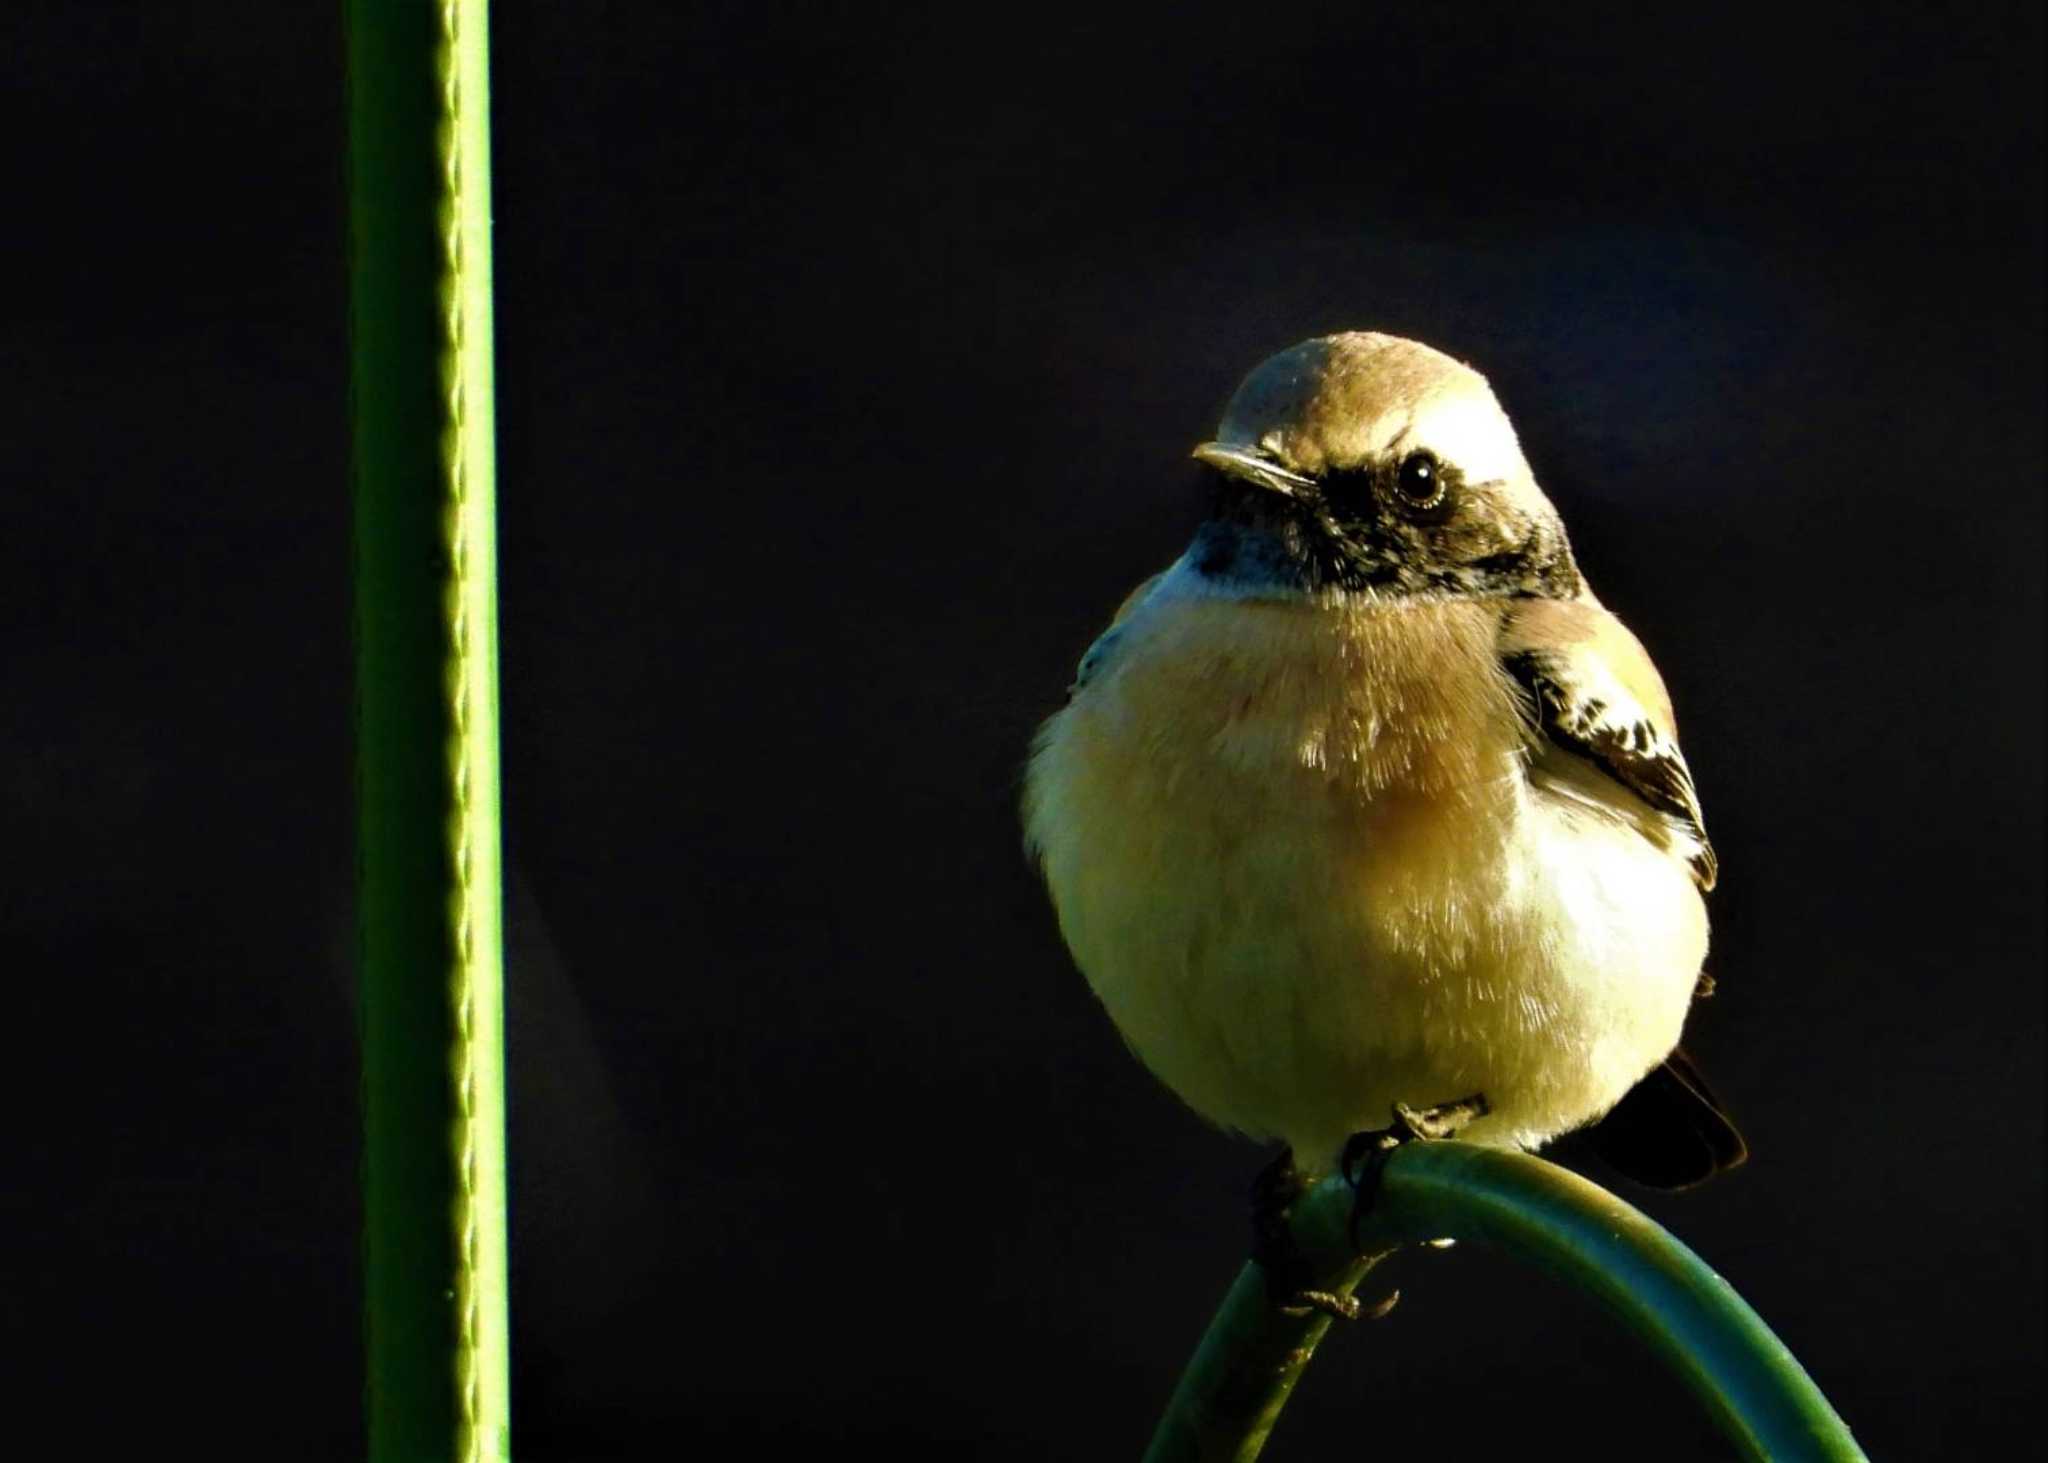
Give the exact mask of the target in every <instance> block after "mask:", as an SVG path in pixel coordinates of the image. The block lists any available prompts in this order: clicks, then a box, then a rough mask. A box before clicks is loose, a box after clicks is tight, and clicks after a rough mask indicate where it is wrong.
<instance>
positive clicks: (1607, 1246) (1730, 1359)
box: [1146, 1142, 1864, 1463]
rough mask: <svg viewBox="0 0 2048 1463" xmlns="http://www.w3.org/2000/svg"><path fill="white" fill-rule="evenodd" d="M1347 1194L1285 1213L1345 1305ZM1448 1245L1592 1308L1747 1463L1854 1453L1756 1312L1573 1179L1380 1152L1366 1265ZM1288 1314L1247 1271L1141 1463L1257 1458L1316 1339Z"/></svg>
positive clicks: (1341, 1191) (1324, 1195) (1488, 1153)
mask: <svg viewBox="0 0 2048 1463" xmlns="http://www.w3.org/2000/svg"><path fill="white" fill-rule="evenodd" d="M1350 1210H1351V1190H1350V1188H1349V1187H1348V1186H1347V1185H1346V1184H1345V1183H1344V1182H1343V1181H1342V1180H1341V1179H1334V1178H1333V1179H1329V1180H1326V1181H1325V1182H1323V1183H1322V1184H1319V1185H1318V1186H1317V1187H1316V1188H1315V1189H1314V1190H1313V1191H1311V1192H1310V1193H1309V1194H1308V1195H1307V1196H1306V1197H1304V1198H1303V1199H1302V1200H1301V1201H1300V1202H1299V1203H1298V1204H1297V1205H1296V1206H1295V1212H1294V1232H1295V1237H1296V1240H1297V1241H1298V1242H1299V1243H1300V1245H1301V1246H1302V1248H1303V1250H1304V1252H1305V1253H1306V1254H1307V1255H1308V1256H1309V1259H1310V1263H1311V1265H1312V1266H1313V1267H1314V1269H1315V1270H1316V1273H1317V1274H1319V1275H1321V1276H1324V1277H1326V1284H1327V1285H1328V1286H1329V1287H1331V1288H1341V1289H1342V1290H1343V1291H1344V1292H1345V1293H1347V1294H1348V1293H1349V1291H1350V1289H1351V1287H1352V1286H1355V1285H1356V1284H1357V1281H1358V1279H1359V1277H1360V1275H1362V1274H1363V1273H1364V1267H1365V1266H1366V1265H1367V1264H1369V1263H1371V1262H1370V1261H1361V1260H1360V1259H1359V1258H1358V1256H1357V1255H1356V1254H1354V1253H1353V1251H1352V1249H1351V1246H1350V1243H1349V1240H1348V1238H1347V1236H1346V1233H1345V1230H1346V1226H1347V1224H1348V1222H1349V1217H1350ZM1438 1238H1448V1239H1459V1240H1471V1241H1474V1242H1477V1243H1481V1244H1487V1245H1492V1246H1495V1247H1497V1248H1500V1249H1503V1250H1505V1251H1507V1252H1508V1253H1510V1254H1513V1255H1516V1256H1518V1257H1520V1258H1521V1259H1523V1260H1526V1261H1528V1262H1530V1263H1532V1264H1534V1265H1536V1266H1538V1267H1539V1268H1541V1269H1544V1270H1547V1271H1549V1272H1550V1273H1552V1274H1553V1275H1556V1276H1558V1277H1559V1278H1560V1279H1562V1280H1564V1281H1565V1282H1566V1283H1567V1284H1570V1285H1573V1286H1575V1287H1577V1288H1578V1289H1581V1290H1584V1291H1586V1292H1587V1293H1589V1294H1591V1295H1593V1296H1595V1297H1597V1298H1598V1299H1599V1300H1600V1301H1601V1303H1602V1304H1604V1305H1605V1306H1606V1307H1607V1308H1608V1309H1609V1310H1611V1311H1613V1312H1614V1313H1615V1314H1616V1315H1618V1316H1619V1318H1620V1319H1621V1320H1622V1321H1623V1323H1624V1324H1626V1325H1627V1326H1628V1327H1629V1328H1630V1329H1631V1330H1633V1331H1634V1332H1635V1333H1636V1334H1637V1335H1638V1336H1640V1337H1641V1338H1642V1339H1643V1340H1644V1341H1645V1342H1646V1343H1647V1344H1648V1345H1649V1346H1650V1347H1651V1349H1652V1350H1654V1351H1656V1352H1657V1353H1658V1354H1659V1355H1660V1356H1662V1357H1663V1358H1664V1360H1665V1361H1666V1362H1667V1363H1668V1364H1669V1365H1670V1366H1671V1367H1672V1369H1673V1370H1674V1371H1676V1372H1677V1373H1678V1375H1679V1377H1680V1378H1681V1379H1682V1380H1683V1381H1684V1382H1685V1383H1686V1385H1687V1386H1688V1387H1689V1388H1691V1390H1692V1391H1693V1393H1694V1395H1695V1396H1697V1397H1698V1398H1699V1400H1700V1401H1701V1402H1702V1403H1703V1404H1704V1405H1705V1407H1706V1409H1707V1411H1708V1413H1709V1414H1710V1415H1711V1416H1712V1417H1713V1418H1714V1420H1715V1421H1716V1422H1717V1423H1718V1424H1719V1425H1720V1427H1721V1429H1722V1431H1723V1432H1724V1433H1725V1434H1726V1435H1727V1436H1728V1437H1729V1439H1730V1440H1731V1441H1733V1442H1734V1443H1735V1444H1736V1445H1737V1446H1738V1447H1739V1448H1741V1450H1742V1451H1743V1453H1744V1454H1745V1455H1746V1456H1748V1457H1750V1458H1754V1459H1759V1460H1770V1463H1805V1460H1831V1463H1847V1460H1858V1463H1860V1460H1862V1459H1863V1457H1864V1455H1863V1452H1862V1450H1861V1449H1859V1448H1858V1447H1857V1446H1856V1442H1855V1440H1854V1439H1853V1438H1852V1437H1851V1436H1850V1434H1849V1429H1848V1426H1847V1425H1846V1424H1845V1423H1844V1422H1843V1421H1842V1419H1841V1417H1840V1416H1839V1415H1838V1414H1837V1413H1836V1412H1835V1410H1834V1408H1833V1407H1831V1406H1829V1404H1828V1401H1827V1399H1826V1398H1825V1397H1823V1396H1822V1395H1821V1393H1820V1390H1819V1389H1818V1388H1817V1387H1815V1386H1814V1384H1813V1380H1812V1378H1810V1377H1808V1376H1807V1374H1806V1372H1805V1369H1804V1368H1802V1367H1801V1366H1800V1365H1799V1363H1798V1362H1797V1361H1796V1360H1795V1359H1794V1358H1793V1356H1792V1354H1791V1353H1790V1352H1789V1351H1787V1350H1786V1349H1785V1346H1784V1344H1783V1343H1782V1342H1780V1341H1779V1340H1778V1338H1777V1337H1776V1336H1774V1335H1772V1334H1771V1331H1770V1328H1769V1327H1767V1326H1765V1325H1764V1323H1763V1321H1762V1320H1761V1319H1759V1318H1758V1316H1757V1314H1756V1312H1755V1311H1753V1310H1751V1309H1750V1308H1749V1306H1748V1305H1747V1304H1746V1303H1745V1302H1744V1301H1743V1300H1742V1298H1741V1297H1740V1296H1738V1295H1737V1294H1736V1293H1735V1292H1734V1290H1733V1289H1731V1288H1730V1287H1729V1285H1728V1283H1727V1282H1726V1281H1724V1280H1723V1279H1721V1277H1720V1276H1719V1275H1716V1274H1715V1273H1714V1272H1713V1271H1712V1270H1711V1269H1709V1268H1708V1267H1707V1265H1706V1264H1705V1263H1704V1262H1703V1261H1701V1260H1700V1258H1699V1257H1698V1256H1697V1255H1695V1254H1693V1253H1692V1251H1690V1250H1689V1249H1687V1248H1686V1247H1685V1246H1684V1245H1682V1244H1680V1243H1679V1242H1678V1241H1677V1240H1676V1239H1674V1238H1672V1236H1671V1235H1670V1234H1669V1233H1667V1232H1666V1231H1665V1230H1664V1229H1663V1228H1661V1227H1660V1226H1658V1225H1657V1224H1656V1223H1654V1222H1653V1221H1651V1220H1650V1219H1649V1218H1648V1217H1646V1216H1645V1215H1643V1214H1642V1213H1640V1212H1639V1211H1637V1210H1636V1209H1634V1208H1632V1207H1630V1206H1629V1205H1627V1204H1625V1203H1623V1202H1622V1201H1621V1200H1619V1199H1617V1198H1615V1197H1614V1195H1612V1194H1610V1193H1608V1192H1607V1191H1606V1190H1605V1189H1602V1188H1600V1187H1599V1186H1598V1185H1596V1184H1593V1183H1590V1182H1588V1181H1587V1180H1585V1179H1583V1178H1580V1177H1579V1176H1578V1175H1577V1174H1574V1173H1571V1172H1569V1171H1568V1170H1565V1169H1562V1168H1559V1167H1557V1166H1556V1165H1555V1164H1551V1163H1546V1162H1544V1161H1543V1160H1542V1159H1539V1158H1532V1157H1530V1156H1529V1155H1527V1154H1522V1153H1505V1152H1501V1151H1499V1150H1497V1149H1491V1148H1480V1147H1477V1146H1474V1145H1472V1144H1466V1143H1455V1142H1439V1143H1411V1144H1408V1145H1406V1146H1405V1147H1403V1148H1402V1149H1400V1150H1399V1151H1398V1152H1396V1153H1395V1154H1393V1155H1392V1157H1390V1158H1389V1159H1388V1161H1387V1164H1386V1168H1385V1171H1384V1173H1383V1175H1382V1179H1381V1185H1380V1189H1379V1193H1378V1196H1377V1198H1376V1200H1375V1202H1374V1204H1373V1206H1372V1209H1371V1211H1370V1212H1369V1214H1368V1215H1367V1216H1366V1218H1365V1220H1364V1222H1363V1223H1362V1224H1361V1225H1360V1227H1359V1242H1360V1248H1361V1250H1362V1251H1363V1252H1364V1253H1365V1254H1368V1255H1373V1256H1375V1257H1377V1256H1379V1255H1382V1254H1384V1253H1385V1252H1387V1251H1390V1250H1392V1249H1394V1248H1396V1247H1398V1246H1400V1245H1403V1244H1414V1243H1419V1242H1422V1241H1425V1240H1430V1239H1438ZM1328 1326H1329V1321H1328V1318H1327V1317H1324V1316H1320V1315H1317V1316H1313V1317H1291V1316H1287V1315H1286V1314H1285V1313H1283V1312H1280V1311H1278V1310H1276V1309H1275V1308H1274V1307H1273V1306H1272V1305H1271V1303H1270V1302H1269V1301H1268V1299H1267V1296H1266V1288H1265V1279H1264V1276H1263V1274H1262V1273H1261V1272H1260V1271H1259V1269H1258V1267H1257V1266H1255V1265H1247V1266H1246V1267H1245V1270H1244V1273H1243V1274H1241V1275H1240V1276H1239V1277H1238V1280H1237V1283H1236V1284H1235V1285H1234V1286H1232V1287H1231V1290H1230V1293H1229V1295H1228V1296H1226V1297H1225V1299H1224V1302H1223V1305H1222V1307H1221V1309H1219V1310H1218V1312H1217V1314H1216V1317H1215V1319H1214V1320H1213V1321H1212V1322H1211V1324H1210V1327H1209V1330H1208V1333H1207V1334H1206V1335H1205V1336H1204V1337H1203V1338H1202V1342H1201V1345H1200V1346H1199V1347H1198V1348H1197V1350H1196V1353H1195V1357H1194V1360H1193V1361H1192V1362H1191V1363H1190V1364H1189V1366H1188V1369H1187V1372H1186V1373H1185V1374H1184V1375H1183V1376H1182V1379H1181V1383H1180V1386H1179V1387H1178V1388H1177V1389H1176V1390H1175V1392H1174V1394H1173V1397H1172V1399H1171V1400H1170V1401H1169V1402H1168V1404H1167V1410H1166V1415H1165V1416H1164V1418H1163V1419H1162V1420H1161V1422H1160V1424H1159V1428H1158V1431H1157V1432H1156V1433H1155V1435H1154V1437H1153V1441H1152V1447H1151V1449H1150V1450H1149V1451H1148V1452H1147V1454H1146V1458H1147V1463H1180V1460H1193V1459H1201V1460H1218V1459H1229V1460H1233V1463H1249V1460H1251V1459H1254V1458H1256V1457H1258V1455H1259V1452H1260V1449H1261V1448H1263V1447H1264V1445H1265V1440H1266V1436H1267V1434H1268V1433H1269V1432H1270V1431H1271V1429H1272V1426H1273V1423H1274V1420H1275V1419H1276V1418H1277V1417H1278V1415H1279V1412H1280V1409H1281V1407H1282V1406H1283V1405H1285V1403H1286V1400H1287V1397H1288V1395H1289V1394H1290V1393H1291V1392H1292V1390H1293V1388H1294V1385H1295V1383H1296V1381H1297V1380H1299V1378H1300V1374H1301V1371H1302V1368H1303V1367H1305V1366H1306V1365H1307V1362H1308V1359H1309V1356H1310V1354H1312V1353H1313V1350H1314V1347H1315V1344H1316V1342H1317V1341H1318V1340H1320V1339H1321V1337H1322V1334H1323V1332H1324V1331H1325V1330H1326V1329H1327V1328H1328Z"/></svg>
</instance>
